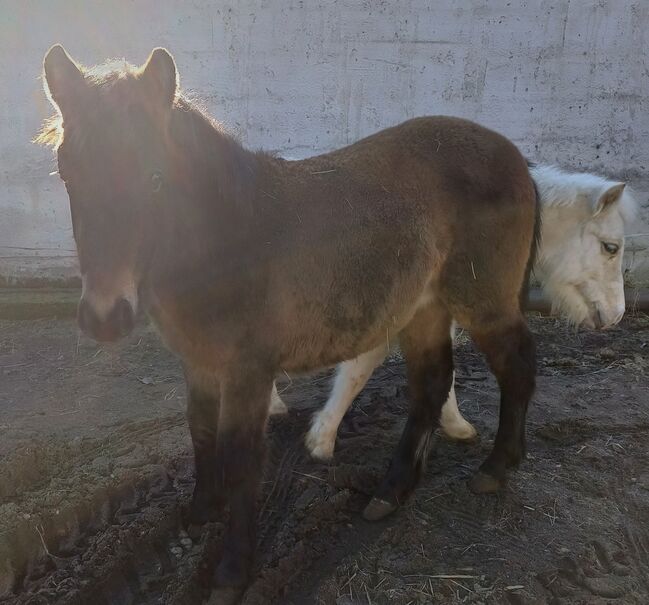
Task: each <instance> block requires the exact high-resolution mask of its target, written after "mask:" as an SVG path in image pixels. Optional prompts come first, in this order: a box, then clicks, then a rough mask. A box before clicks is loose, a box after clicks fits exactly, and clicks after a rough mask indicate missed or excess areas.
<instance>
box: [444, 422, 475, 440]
mask: <svg viewBox="0 0 649 605" xmlns="http://www.w3.org/2000/svg"><path fill="white" fill-rule="evenodd" d="M442 430H443V431H444V435H446V437H448V438H449V439H452V440H453V441H475V440H476V439H477V438H478V431H476V429H475V427H474V426H473V425H472V424H471V423H470V422H467V421H466V420H464V422H462V423H453V424H451V425H449V426H444V425H442Z"/></svg>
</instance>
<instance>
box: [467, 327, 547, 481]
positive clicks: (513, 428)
mask: <svg viewBox="0 0 649 605" xmlns="http://www.w3.org/2000/svg"><path fill="white" fill-rule="evenodd" d="M472 335H473V338H474V340H475V342H476V344H477V345H478V347H479V348H480V349H482V351H484V353H485V355H486V356H487V361H488V362H489V365H490V367H491V369H492V371H493V373H494V374H495V376H496V378H497V380H498V385H499V386H500V419H499V423H498V432H497V433H496V440H495V442H494V447H493V450H492V451H491V454H489V457H488V458H487V459H486V460H485V462H484V463H483V464H482V465H481V467H480V470H479V471H478V472H477V473H476V475H475V476H474V477H473V478H472V479H471V482H470V487H471V489H472V490H473V491H474V492H476V493H485V492H494V491H496V490H498V489H499V488H500V487H502V486H503V485H504V483H505V480H506V472H507V469H509V468H513V467H516V466H518V464H519V463H520V462H521V460H522V459H523V457H524V456H525V416H526V414H527V406H528V404H529V401H530V399H531V398H532V395H533V393H534V386H535V374H536V352H535V345H534V339H533V337H532V334H531V333H530V331H529V329H528V328H527V325H526V324H525V319H524V318H523V317H522V316H520V317H518V318H516V320H515V321H513V322H511V323H509V324H508V325H505V326H503V327H499V328H498V329H490V330H488V331H477V330H472Z"/></svg>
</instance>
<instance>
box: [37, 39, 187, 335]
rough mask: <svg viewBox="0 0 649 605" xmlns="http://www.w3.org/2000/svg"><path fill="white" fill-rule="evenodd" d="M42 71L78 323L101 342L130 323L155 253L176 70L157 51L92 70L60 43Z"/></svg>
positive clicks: (164, 54) (47, 140)
mask: <svg viewBox="0 0 649 605" xmlns="http://www.w3.org/2000/svg"><path fill="white" fill-rule="evenodd" d="M43 68H44V80H45V89H46V92H47V94H48V96H49V98H50V100H51V101H52V103H53V105H54V106H55V107H56V109H57V110H58V116H57V117H56V118H55V120H54V121H53V122H52V123H51V124H50V126H49V128H47V129H46V130H45V131H44V132H43V133H42V134H41V136H40V141H41V142H45V143H49V144H52V145H53V146H55V147H56V150H57V154H58V166H59V175H60V176H61V178H62V179H63V181H64V182H65V186H66V188H67V191H68V195H69V197H70V210H71V214H72V225H73V231H74V238H75V241H76V245H77V252H78V256H79V263H80V268H81V275H82V282H83V292H82V297H81V301H80V303H79V311H78V321H79V325H80V327H81V329H82V330H83V331H84V332H85V333H86V334H88V335H89V336H91V337H93V338H95V339H98V340H115V339H117V338H119V337H121V336H124V335H126V334H128V333H129V332H130V331H131V329H132V328H133V325H134V318H135V313H136V310H137V305H138V293H139V291H140V288H141V285H142V282H143V278H144V275H145V271H146V269H147V265H148V264H149V263H150V261H151V258H152V256H153V253H154V243H155V222H156V219H155V217H156V206H157V205H159V204H160V203H161V201H162V199H163V198H164V196H165V179H166V177H167V176H168V173H169V171H170V169H171V167H172V164H173V162H172V161H171V160H170V155H169V152H168V151H167V150H168V149H169V146H168V145H167V134H166V133H167V131H168V129H167V125H168V122H169V120H170V115H171V111H172V108H173V104H174V98H175V96H176V90H177V76H176V66H175V64H174V60H173V58H172V57H171V55H170V54H169V53H168V52H167V51H166V50H164V49H156V50H154V51H153V52H152V53H151V55H150V57H149V59H148V60H147V62H146V63H145V65H144V66H143V67H141V68H139V69H137V68H133V67H131V66H129V65H126V64H125V63H119V64H110V65H107V66H105V67H103V68H99V69H92V70H86V69H83V68H81V67H79V66H78V65H77V64H76V63H75V62H74V61H73V60H72V59H71V58H70V57H69V56H68V54H67V53H66V52H65V50H64V49H63V47H61V46H59V45H56V46H53V47H52V48H51V49H50V50H49V51H48V53H47V55H46V56H45V60H44V63H43Z"/></svg>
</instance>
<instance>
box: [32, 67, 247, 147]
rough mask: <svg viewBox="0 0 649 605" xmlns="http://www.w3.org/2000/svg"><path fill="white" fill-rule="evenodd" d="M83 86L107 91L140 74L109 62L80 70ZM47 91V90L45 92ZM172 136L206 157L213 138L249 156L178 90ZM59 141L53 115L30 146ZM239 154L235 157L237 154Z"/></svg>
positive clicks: (59, 124) (138, 70)
mask: <svg viewBox="0 0 649 605" xmlns="http://www.w3.org/2000/svg"><path fill="white" fill-rule="evenodd" d="M80 69H81V70H82V72H83V75H84V78H85V80H86V82H87V83H88V84H89V85H90V86H91V87H93V88H95V89H100V90H110V89H111V88H113V87H114V86H115V85H116V84H118V83H121V82H124V81H134V80H137V79H138V78H139V76H140V74H141V73H142V68H138V67H135V66H134V65H132V64H131V63H128V62H127V61H126V60H125V59H110V60H108V61H106V62H104V63H102V64H100V65H96V66H94V67H91V68H86V67H83V66H80ZM46 91H47V88H46ZM172 129H173V132H174V134H176V135H178V136H180V137H182V139H184V140H185V141H187V142H189V141H188V139H187V137H188V136H190V133H191V138H192V139H193V141H194V143H195V144H196V145H198V147H199V150H202V151H204V152H205V154H206V157H208V156H209V154H208V150H209V151H211V152H212V153H213V152H214V149H212V148H211V147H210V145H211V144H214V142H215V141H214V136H213V135H215V134H216V135H218V138H219V139H220V141H221V145H225V146H227V148H228V151H229V152H230V153H234V154H235V155H239V156H242V157H243V156H244V155H245V156H249V155H254V154H249V153H248V152H246V151H245V150H244V149H243V147H242V146H241V145H240V144H239V143H238V141H236V139H235V138H234V136H233V135H232V134H231V133H230V132H228V131H227V130H226V128H225V127H224V126H223V124H221V123H220V122H218V121H217V120H215V119H214V118H212V117H211V116H210V115H209V114H208V112H207V109H206V108H205V107H204V105H203V103H202V101H201V100H199V99H195V98H190V97H189V96H188V95H187V94H185V93H184V92H183V91H181V90H180V89H178V91H177V94H176V98H175V100H174V118H173V123H172ZM62 140H63V118H62V117H61V114H60V113H59V112H57V113H56V114H54V115H53V116H50V117H49V118H47V119H46V120H45V121H44V122H43V125H42V127H41V129H40V131H39V132H38V134H37V135H36V137H35V138H34V142H35V143H37V144H39V145H45V146H47V147H52V148H54V149H56V148H57V147H58V146H59V145H60V144H61V141H62ZM237 152H239V153H237Z"/></svg>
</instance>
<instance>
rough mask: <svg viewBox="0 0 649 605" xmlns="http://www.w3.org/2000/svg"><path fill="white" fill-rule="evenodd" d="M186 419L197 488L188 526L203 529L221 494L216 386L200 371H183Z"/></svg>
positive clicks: (215, 508) (217, 395)
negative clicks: (217, 462)
mask: <svg viewBox="0 0 649 605" xmlns="http://www.w3.org/2000/svg"><path fill="white" fill-rule="evenodd" d="M185 380H186V382H187V394H188V397H187V419H188V422H189V432H190V433H191V436H192V445H193V446H194V464H195V467H196V484H195V486H194V493H193V495H192V501H191V504H190V510H189V522H190V524H192V525H203V524H204V523H206V522H207V521H209V520H211V519H213V518H214V516H215V515H216V514H217V512H218V509H219V508H220V504H221V500H222V497H223V496H222V494H221V493H220V491H221V490H220V489H219V488H218V486H217V481H216V478H217V477H216V435H217V429H218V417H219V399H220V393H219V383H218V381H217V380H216V378H215V377H214V375H212V374H209V373H206V372H204V371H202V370H200V371H199V370H193V369H191V368H187V369H186V370H185Z"/></svg>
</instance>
